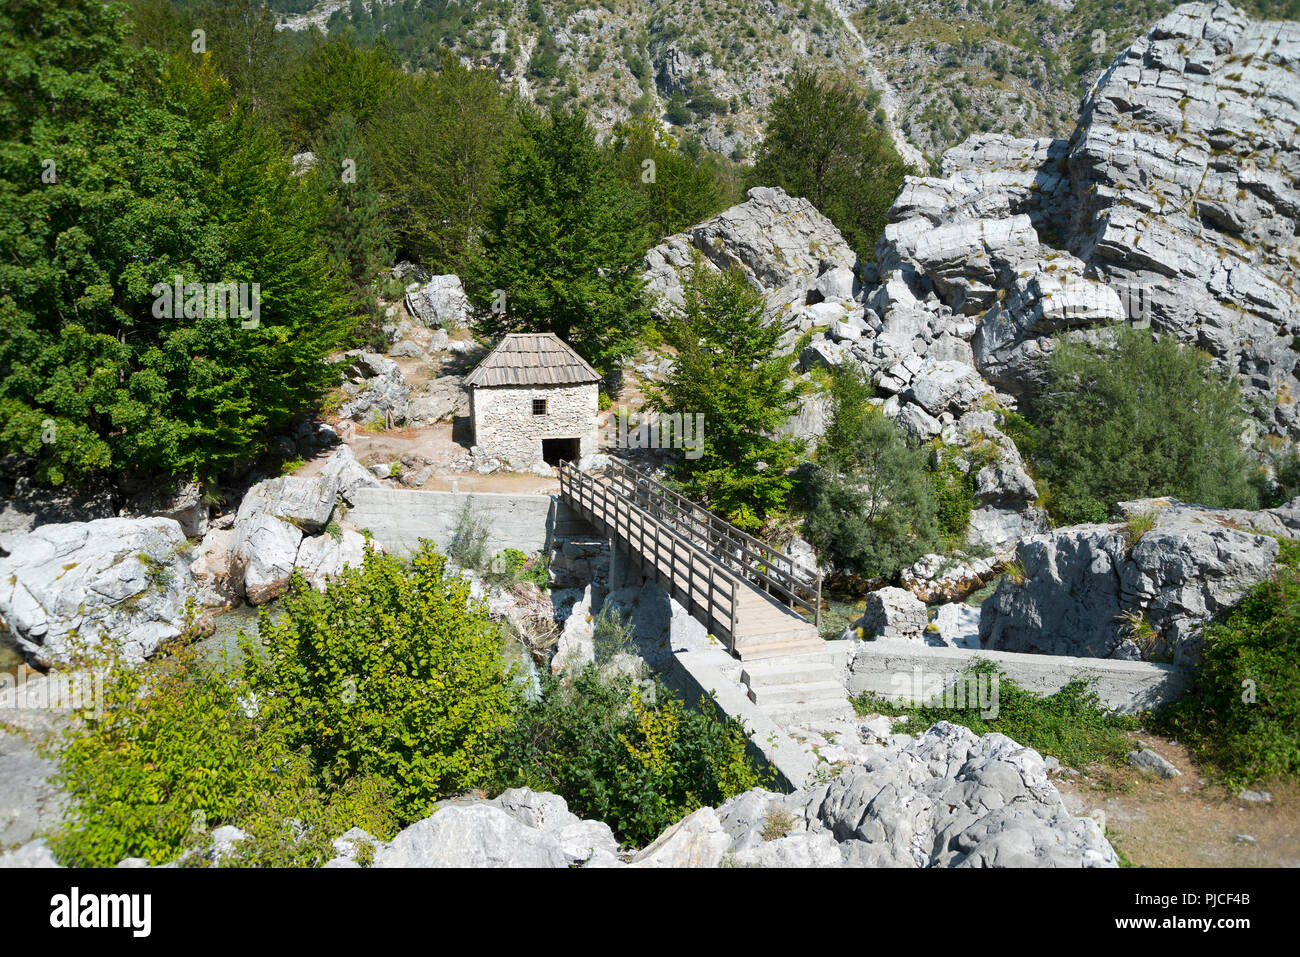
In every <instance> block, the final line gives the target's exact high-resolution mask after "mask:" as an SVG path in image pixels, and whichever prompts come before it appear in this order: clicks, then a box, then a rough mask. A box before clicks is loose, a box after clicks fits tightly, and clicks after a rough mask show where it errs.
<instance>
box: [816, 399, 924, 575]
mask: <svg viewBox="0 0 1300 957" xmlns="http://www.w3.org/2000/svg"><path fill="white" fill-rule="evenodd" d="M834 456H835V460H836V461H839V462H842V463H844V464H847V465H848V466H849V470H848V471H844V472H839V471H831V470H828V469H822V468H818V469H814V470H812V471H811V472H809V473H808V475H807V477H806V478H805V480H804V483H803V502H804V535H805V536H806V537H807V539H808V541H810V542H811V543H812V544H813V545H814V547H816V549H817V553H818V555H820V556H825V557H828V558H829V559H830V560H831V562H832V563H833V564H834V565H835V566H836V567H837V568H839V569H841V570H843V571H850V572H855V573H857V574H859V575H861V576H863V577H864V578H880V577H883V576H887V575H891V574H893V572H895V571H896V570H897V569H899V568H901V567H903V566H906V565H909V564H911V563H912V562H914V561H915V560H916V559H917V558H919V557H921V556H922V555H924V554H925V553H926V552H930V551H934V550H935V549H936V548H937V547H938V545H939V541H940V525H939V522H938V513H937V507H936V502H935V494H934V487H933V485H932V483H931V479H930V473H929V471H928V460H929V455H928V453H927V452H926V450H924V449H920V448H916V447H914V446H912V445H910V444H909V443H908V442H907V440H906V439H905V438H904V436H903V434H902V433H901V432H900V431H899V430H898V427H897V426H896V425H895V424H894V423H893V422H891V421H890V420H889V419H887V418H885V417H884V415H882V414H881V413H880V412H878V411H874V410H873V411H872V412H871V413H870V414H868V415H866V416H865V417H863V418H862V419H861V420H860V421H859V424H858V426H857V433H856V437H855V438H854V439H853V441H852V444H851V446H850V447H849V448H847V449H842V450H839V451H836V452H835V453H834Z"/></svg>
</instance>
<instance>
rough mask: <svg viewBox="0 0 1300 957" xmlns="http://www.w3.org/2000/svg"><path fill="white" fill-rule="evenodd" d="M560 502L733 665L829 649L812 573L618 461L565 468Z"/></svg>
mask: <svg viewBox="0 0 1300 957" xmlns="http://www.w3.org/2000/svg"><path fill="white" fill-rule="evenodd" d="M560 494H561V495H562V497H563V498H564V501H565V502H566V503H568V505H569V506H570V507H572V508H573V509H574V510H575V511H577V512H578V513H579V514H580V515H582V517H583V518H585V519H586V520H587V521H589V522H590V523H591V524H592V525H594V526H595V527H596V528H597V529H599V530H600V531H601V532H602V533H603V534H605V535H608V536H609V537H610V539H611V540H612V541H613V543H614V545H615V547H617V548H618V549H620V550H621V551H622V552H624V553H625V554H626V555H627V556H628V558H629V559H630V560H631V561H632V562H633V563H634V564H635V565H636V566H637V567H638V568H639V569H640V570H641V572H642V573H643V574H644V575H646V576H647V577H648V578H651V579H653V580H654V581H656V582H658V583H659V584H660V585H662V586H663V588H664V589H665V590H666V591H667V592H668V593H669V594H670V595H672V597H673V598H674V599H676V600H677V601H678V602H679V603H680V604H681V605H682V606H683V607H684V608H686V609H687V610H688V611H689V612H690V613H691V615H692V616H693V617H694V618H695V619H696V620H698V621H700V622H701V623H702V624H703V625H704V626H705V627H706V628H708V629H709V633H710V634H712V635H713V636H714V637H716V638H718V639H720V640H721V641H723V642H725V643H726V645H727V647H728V648H729V649H730V650H731V652H732V653H733V654H735V655H736V656H737V657H739V658H741V659H745V660H751V659H757V658H774V657H780V656H787V655H802V654H805V653H809V654H811V653H816V652H820V651H823V650H824V649H825V647H826V643H825V642H824V641H822V639H821V638H820V637H819V635H818V625H819V624H820V622H821V585H822V581H821V576H820V575H819V574H817V572H816V571H815V570H812V569H808V568H804V567H802V566H801V565H800V564H799V563H798V562H797V561H796V560H795V559H793V558H792V557H790V556H789V555H786V554H785V553H783V552H780V551H777V550H776V549H774V548H772V547H771V546H769V545H766V544H765V543H763V542H761V541H759V540H758V539H756V538H754V537H753V536H752V535H746V534H745V533H744V532H742V531H741V530H740V529H738V528H736V527H735V526H733V525H731V524H729V523H727V522H725V521H723V520H722V519H720V518H718V517H717V516H716V515H713V514H712V513H711V512H708V511H706V510H705V509H703V508H701V507H700V506H698V505H696V504H695V503H693V502H691V501H690V500H689V499H686V498H683V497H682V496H680V495H678V494H677V493H676V492H674V491H672V490H671V489H668V488H665V487H664V486H663V485H661V484H659V483H658V482H656V481H655V480H654V479H652V478H650V477H649V476H648V475H646V474H645V473H643V472H640V471H638V470H637V469H634V468H632V467H630V466H628V465H624V464H623V463H621V462H611V464H610V465H609V467H608V468H606V469H604V470H603V471H601V472H581V471H579V470H578V469H577V468H576V467H575V466H574V465H573V464H572V463H568V462H566V463H564V464H563V465H561V466H560Z"/></svg>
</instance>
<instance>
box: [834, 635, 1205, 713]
mask: <svg viewBox="0 0 1300 957" xmlns="http://www.w3.org/2000/svg"><path fill="white" fill-rule="evenodd" d="M855 644H857V645H858V648H857V652H856V654H855V655H854V657H853V660H852V664H851V665H850V668H849V676H848V689H849V694H850V695H853V696H857V695H860V694H862V693H863V692H864V691H870V692H872V693H873V694H877V695H881V696H883V697H888V698H895V699H897V698H902V699H907V700H917V699H918V698H927V697H930V696H933V695H937V694H939V693H941V692H942V691H943V689H944V688H945V687H947V686H950V685H952V683H953V681H954V680H955V679H956V678H957V676H958V675H960V674H961V673H962V672H963V671H964V670H965V669H966V668H967V667H969V666H970V665H971V664H973V663H974V662H975V661H976V660H979V659H987V660H989V661H992V662H993V663H994V664H996V665H997V666H998V667H999V668H1001V669H1002V670H1003V671H1004V672H1005V673H1006V674H1007V677H1009V678H1011V679H1012V680H1014V681H1015V682H1016V684H1018V685H1020V686H1021V687H1022V688H1024V689H1025V690H1027V691H1032V692H1034V693H1035V694H1043V695H1046V694H1051V693H1052V692H1054V691H1059V690H1060V689H1061V688H1063V687H1064V686H1065V685H1067V684H1069V683H1070V682H1071V681H1073V680H1074V679H1076V678H1080V677H1091V678H1095V679H1096V680H1095V681H1094V683H1093V689H1094V690H1095V691H1096V692H1097V696H1098V697H1099V698H1100V699H1101V702H1102V704H1103V705H1105V706H1106V707H1107V708H1111V709H1113V710H1116V711H1121V712H1126V713H1129V712H1134V711H1146V710H1150V709H1152V708H1155V707H1156V706H1158V705H1161V704H1164V703H1165V702H1166V701H1172V700H1174V699H1175V698H1177V697H1179V696H1180V695H1181V694H1182V693H1183V692H1184V691H1185V690H1186V688H1187V683H1188V677H1189V676H1188V674H1187V673H1186V672H1184V671H1182V670H1180V669H1178V668H1175V667H1174V666H1173V665H1160V664H1153V663H1151V662H1147V661H1116V660H1113V659H1109V658H1071V657H1067V656H1064V655H1030V654H1022V653H1019V652H1012V651H972V650H970V649H966V648H934V647H930V646H926V645H918V646H916V647H910V646H901V647H900V645H899V644H898V643H891V644H889V645H888V646H885V645H877V644H876V643H875V642H870V641H866V642H855Z"/></svg>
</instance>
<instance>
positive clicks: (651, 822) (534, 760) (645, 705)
mask: <svg viewBox="0 0 1300 957" xmlns="http://www.w3.org/2000/svg"><path fill="white" fill-rule="evenodd" d="M745 748H746V736H745V732H744V729H743V727H742V726H741V725H740V724H739V722H737V721H735V720H734V719H730V718H725V717H722V716H721V715H720V714H719V713H718V711H717V708H716V707H715V706H714V705H713V704H712V703H711V702H709V701H707V700H705V701H702V702H701V708H700V710H698V711H692V710H687V709H686V708H685V707H683V705H682V702H681V701H680V699H678V698H676V697H673V696H672V695H671V694H670V693H669V692H668V691H666V690H665V689H664V688H662V687H655V689H654V691H653V695H651V694H648V693H646V692H644V691H642V690H640V689H639V688H638V687H637V686H636V685H635V684H634V683H633V682H632V680H631V679H630V678H628V677H626V676H618V677H614V678H604V677H602V676H601V675H600V673H599V671H598V670H597V668H596V666H595V665H589V666H588V667H587V668H586V669H584V670H583V671H582V672H581V673H580V674H579V675H578V676H576V677H575V678H574V679H573V680H572V681H561V680H559V679H557V678H554V677H550V676H547V677H545V678H543V684H542V693H541V695H540V696H539V697H538V699H537V700H536V701H534V702H531V703H529V704H526V705H525V707H524V710H523V712H522V714H521V717H520V720H519V722H518V724H517V725H516V726H515V730H514V732H513V734H512V735H511V736H510V740H509V743H508V744H507V746H506V748H505V751H504V754H503V755H502V760H501V762H500V763H501V766H502V767H503V768H507V769H510V772H509V773H507V774H505V775H504V776H503V780H502V782H501V786H502V787H519V786H525V787H531V788H534V789H536V790H545V791H553V792H555V793H557V794H560V795H562V796H563V797H564V799H565V800H566V801H567V802H568V804H569V808H570V809H571V810H572V811H573V812H574V813H576V814H579V815H581V816H583V817H588V818H597V819H599V820H602V821H605V822H607V823H608V824H609V825H610V827H612V828H613V829H614V833H615V834H616V835H618V837H619V839H620V840H621V841H623V842H624V843H626V844H630V845H632V846H641V845H643V844H645V843H648V842H649V841H651V840H653V839H654V838H655V837H657V836H658V835H659V834H660V833H661V832H662V831H663V830H664V828H666V827H668V826H669V825H671V824H673V823H674V822H676V821H677V820H678V819H679V818H681V817H682V816H683V815H684V814H688V813H690V812H691V811H693V810H695V809H696V808H699V807H703V806H705V805H712V806H714V807H716V806H717V805H718V804H720V803H721V802H723V801H725V800H726V799H727V798H729V797H731V796H732V795H735V794H739V793H741V792H743V791H747V790H749V789H750V788H752V787H755V786H757V785H759V784H760V783H762V782H761V780H760V776H759V773H758V771H757V770H756V769H755V766H754V764H753V763H752V760H751V759H750V758H749V757H748V755H747V754H746V750H745Z"/></svg>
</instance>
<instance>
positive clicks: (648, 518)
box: [560, 462, 739, 651]
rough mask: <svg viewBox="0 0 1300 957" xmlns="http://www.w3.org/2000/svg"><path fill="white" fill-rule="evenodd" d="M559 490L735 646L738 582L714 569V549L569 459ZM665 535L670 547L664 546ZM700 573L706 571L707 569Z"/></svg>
mask: <svg viewBox="0 0 1300 957" xmlns="http://www.w3.org/2000/svg"><path fill="white" fill-rule="evenodd" d="M560 492H561V495H563V497H564V498H565V500H566V501H568V502H569V504H570V505H572V506H573V507H574V508H576V509H577V510H578V512H579V513H580V514H582V515H584V516H585V517H586V518H587V519H589V520H590V521H592V522H594V523H596V524H597V525H599V526H601V527H603V528H604V529H605V530H606V531H607V532H608V533H609V534H610V535H611V537H612V538H613V539H614V540H615V542H616V543H618V544H620V546H621V547H623V548H624V551H626V552H628V554H629V556H630V557H634V558H636V559H637V560H638V561H639V562H640V564H641V566H642V570H643V571H649V572H650V573H651V574H652V575H653V576H654V578H655V579H656V580H658V581H660V583H661V584H663V585H665V586H666V587H667V588H668V591H669V593H670V594H671V595H672V596H673V597H675V598H678V599H680V600H683V601H684V602H685V603H686V604H687V605H688V610H690V609H694V610H698V611H699V612H701V613H702V614H703V617H704V618H705V620H706V624H707V627H709V630H710V632H711V633H713V634H717V635H718V636H719V637H721V638H724V639H725V640H726V641H727V643H728V646H729V647H731V648H732V650H733V651H734V650H735V642H736V616H737V611H738V608H737V590H738V587H739V586H738V583H737V582H736V581H735V580H734V579H733V578H731V577H730V576H729V575H721V576H719V575H716V574H715V573H714V572H715V566H716V562H715V561H714V560H713V558H712V557H711V556H710V555H708V554H706V553H704V552H702V551H700V550H699V549H698V548H697V547H696V546H695V545H694V543H692V542H691V541H689V540H688V539H686V538H685V537H683V536H682V535H680V534H679V533H678V532H677V531H676V530H675V529H673V528H672V527H671V526H669V525H667V524H665V523H664V522H661V521H659V520H658V519H656V518H655V517H654V516H653V515H651V514H649V513H648V512H647V511H646V510H644V509H641V508H639V507H638V508H636V509H633V508H628V507H627V504H626V503H622V502H620V500H619V499H618V498H616V497H615V496H613V495H611V494H610V490H609V489H608V488H606V486H605V484H604V483H601V482H597V481H596V480H595V479H594V478H592V477H591V476H590V475H586V474H584V473H582V472H579V471H578V470H577V469H575V468H573V466H572V465H571V464H570V463H567V462H566V463H564V464H562V465H561V466H560ZM620 504H621V505H622V507H620ZM634 517H635V518H636V521H635V522H634V521H633V518H634ZM647 525H648V526H649V529H650V531H651V532H653V537H652V538H650V539H647ZM665 538H666V540H667V543H668V546H669V547H668V548H667V549H665V547H664V541H665ZM679 543H680V544H681V545H682V546H683V547H684V548H685V562H686V569H685V570H686V586H685V589H683V588H682V586H681V582H680V574H679V568H680V564H679V559H678V555H679V550H678V548H677V545H678V544H679ZM697 566H699V567H700V568H701V569H702V570H707V572H708V575H707V579H706V581H707V587H706V588H705V589H704V591H703V595H702V597H703V601H701V593H700V592H698V591H697V590H696V588H695V586H694V580H695V572H696V569H697ZM700 574H701V575H703V571H701V572H700Z"/></svg>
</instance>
